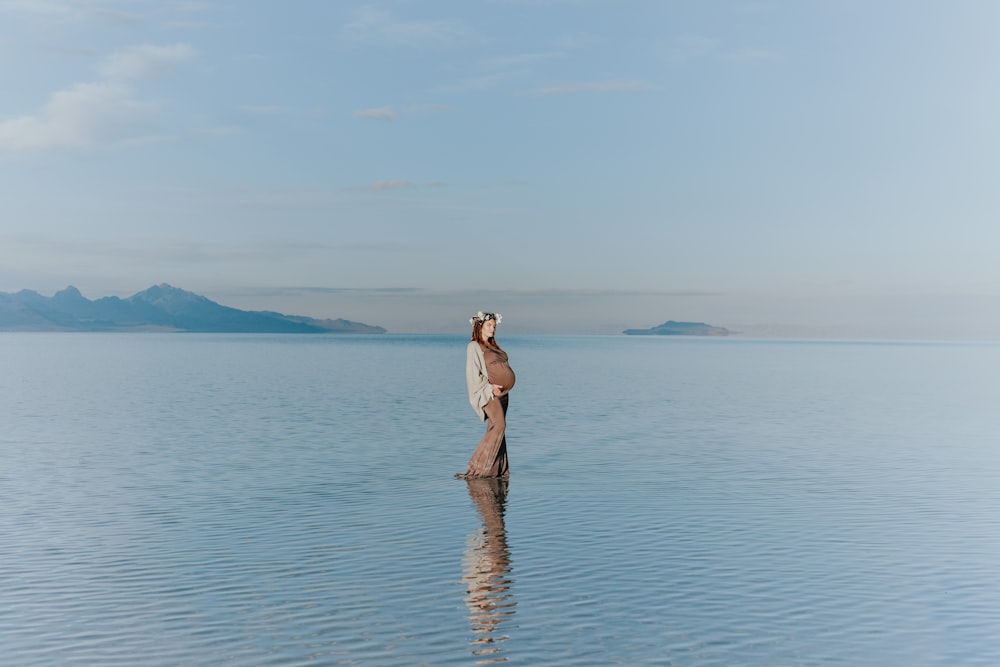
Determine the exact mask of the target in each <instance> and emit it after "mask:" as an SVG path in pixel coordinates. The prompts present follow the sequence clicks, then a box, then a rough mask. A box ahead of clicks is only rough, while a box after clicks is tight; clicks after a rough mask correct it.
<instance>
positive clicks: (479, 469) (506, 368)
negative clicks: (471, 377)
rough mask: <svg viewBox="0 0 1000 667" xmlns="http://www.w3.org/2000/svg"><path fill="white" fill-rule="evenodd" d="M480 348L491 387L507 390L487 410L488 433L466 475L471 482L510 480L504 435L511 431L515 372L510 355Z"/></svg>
mask: <svg viewBox="0 0 1000 667" xmlns="http://www.w3.org/2000/svg"><path fill="white" fill-rule="evenodd" d="M480 346H481V347H482V348H483V358H484V360H485V361H486V376H487V377H488V378H489V381H490V384H498V385H500V386H501V387H503V393H502V394H501V395H500V396H494V397H493V398H492V399H490V402H489V403H487V404H486V407H484V408H483V412H485V413H486V434H485V435H484V436H483V439H482V440H480V441H479V446H478V447H476V451H474V452H473V453H472V458H471V459H469V467H468V469H467V470H466V471H465V475H463V476H464V477H465V478H467V479H472V478H477V477H507V476H509V475H510V468H508V466H507V439H506V437H504V432H505V431H506V429H507V395H508V392H510V390H511V388H513V386H514V381H515V378H514V371H513V370H511V368H510V365H509V364H508V363H507V353H506V352H504V351H503V350H501V349H500V348H494V347H491V346H488V345H483V344H482V343H480Z"/></svg>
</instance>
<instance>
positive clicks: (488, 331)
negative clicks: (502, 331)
mask: <svg viewBox="0 0 1000 667" xmlns="http://www.w3.org/2000/svg"><path fill="white" fill-rule="evenodd" d="M496 330H497V321H496V320H486V321H485V322H483V328H482V339H483V341H487V340H489V339H490V338H493V334H494V333H496Z"/></svg>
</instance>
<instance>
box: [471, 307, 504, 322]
mask: <svg viewBox="0 0 1000 667" xmlns="http://www.w3.org/2000/svg"><path fill="white" fill-rule="evenodd" d="M502 319H503V315H501V314H500V313H484V312H483V311H481V310H480V311H479V312H478V313H476V314H475V315H473V316H472V317H470V318H469V324H475V323H476V322H485V321H486V320H493V321H495V322H496V323H497V324H500V321H501V320H502Z"/></svg>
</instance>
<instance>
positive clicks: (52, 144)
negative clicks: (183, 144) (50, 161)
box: [0, 82, 157, 153]
mask: <svg viewBox="0 0 1000 667" xmlns="http://www.w3.org/2000/svg"><path fill="white" fill-rule="evenodd" d="M156 108H157V107H156V105H154V104H151V103H148V102H140V101H138V100H136V99H134V98H133V96H132V92H131V91H130V90H129V89H128V88H126V87H124V86H121V85H118V84H113V83H106V82H102V83H81V84H78V85H76V86H74V87H72V88H70V89H67V90H60V91H57V92H55V93H53V94H52V95H51V96H50V98H49V101H48V102H47V103H46V104H45V106H44V107H42V109H41V110H40V111H39V112H38V113H36V114H34V115H30V116H21V117H19V118H11V119H9V120H4V121H0V153H27V152H34V151H44V150H49V149H54V148H89V147H91V146H94V145H96V144H98V143H101V142H104V141H108V140H112V139H114V138H116V137H119V136H121V135H123V134H125V133H126V132H127V128H130V127H132V126H133V124H134V123H136V122H137V121H138V120H139V119H141V118H143V117H144V116H146V115H148V114H149V113H151V112H153V111H155V110H156Z"/></svg>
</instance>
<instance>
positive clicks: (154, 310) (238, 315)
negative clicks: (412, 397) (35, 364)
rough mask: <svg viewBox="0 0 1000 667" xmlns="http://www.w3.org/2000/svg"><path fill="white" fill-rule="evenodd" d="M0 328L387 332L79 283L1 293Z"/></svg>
mask: <svg viewBox="0 0 1000 667" xmlns="http://www.w3.org/2000/svg"><path fill="white" fill-rule="evenodd" d="M0 331H187V332H218V333H385V329H383V328H382V327H379V326H372V325H369V324H362V323H361V322H351V321H350V320H344V319H336V320H317V319H313V318H311V317H302V316H297V315H282V314H281V313H273V312H267V311H259V312H255V311H246V310H238V309H236V308H229V307H228V306H222V305H220V304H218V303H216V302H214V301H212V300H210V299H207V298H205V297H203V296H200V295H198V294H195V293H194V292H188V291H185V290H182V289H178V288H176V287H172V286H171V285H167V284H165V283H164V284H161V285H154V286H153V287H150V288H149V289H147V290H144V291H142V292H139V293H138V294H134V295H132V296H130V297H128V298H127V299H120V298H118V297H116V296H109V297H103V298H100V299H96V300H94V301H91V300H89V299H87V298H86V297H84V296H83V295H82V294H80V290H78V289H76V288H75V287H72V286H70V287H67V288H66V289H64V290H61V291H59V292H56V293H55V294H54V295H52V296H51V297H45V296H42V295H41V294H39V293H38V292H35V291H32V290H21V291H20V292H17V293H15V294H9V293H4V292H0Z"/></svg>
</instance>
